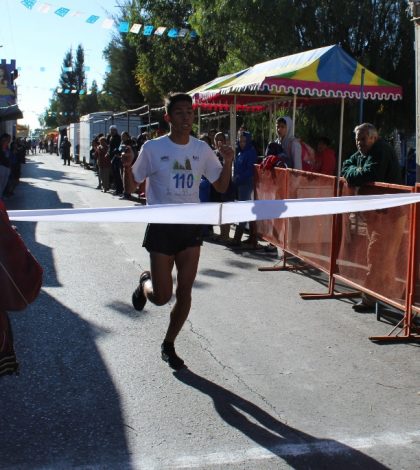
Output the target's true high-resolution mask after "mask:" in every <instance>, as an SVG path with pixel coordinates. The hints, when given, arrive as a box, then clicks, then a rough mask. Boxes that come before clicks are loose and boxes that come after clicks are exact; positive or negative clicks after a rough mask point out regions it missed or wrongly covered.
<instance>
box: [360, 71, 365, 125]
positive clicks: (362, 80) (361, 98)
mask: <svg viewBox="0 0 420 470" xmlns="http://www.w3.org/2000/svg"><path fill="white" fill-rule="evenodd" d="M365 72H366V70H365V69H364V68H363V69H362V75H361V77H360V108H359V124H362V122H363V94H364V87H365Z"/></svg>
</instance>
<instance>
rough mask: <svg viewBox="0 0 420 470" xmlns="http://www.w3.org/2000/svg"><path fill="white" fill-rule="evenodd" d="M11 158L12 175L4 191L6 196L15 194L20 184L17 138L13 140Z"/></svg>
mask: <svg viewBox="0 0 420 470" xmlns="http://www.w3.org/2000/svg"><path fill="white" fill-rule="evenodd" d="M9 160H10V175H9V182H8V184H7V187H6V190H5V192H4V195H5V196H13V194H14V191H15V188H16V186H17V185H18V184H19V180H20V160H19V146H18V142H17V141H16V140H13V141H12V143H11V145H10V152H9Z"/></svg>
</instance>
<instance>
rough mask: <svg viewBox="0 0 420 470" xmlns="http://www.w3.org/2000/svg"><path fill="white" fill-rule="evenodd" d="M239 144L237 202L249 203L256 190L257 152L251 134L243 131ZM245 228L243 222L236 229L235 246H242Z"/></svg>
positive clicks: (251, 233) (251, 240) (234, 173)
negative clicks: (255, 166)
mask: <svg viewBox="0 0 420 470" xmlns="http://www.w3.org/2000/svg"><path fill="white" fill-rule="evenodd" d="M238 144H239V151H238V154H237V155H236V158H235V162H234V167H233V183H234V185H235V188H236V197H237V200H238V201H249V200H250V199H251V196H252V192H253V190H254V165H255V164H256V163H257V151H256V150H255V147H254V145H253V144H252V135H251V133H250V132H247V131H242V132H241V133H240V134H239V142H238ZM245 227H246V223H245V222H241V223H240V224H239V225H238V226H237V227H236V231H235V236H234V239H233V245H236V246H238V245H240V242H241V239H242V235H243V233H244V230H245ZM253 232H254V231H253V227H251V230H250V238H249V241H250V242H251V243H252V244H253V245H255V244H256V240H255V236H254V235H253Z"/></svg>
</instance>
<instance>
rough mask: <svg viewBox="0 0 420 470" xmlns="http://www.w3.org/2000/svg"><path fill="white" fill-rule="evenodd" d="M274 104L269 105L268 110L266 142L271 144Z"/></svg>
mask: <svg viewBox="0 0 420 470" xmlns="http://www.w3.org/2000/svg"><path fill="white" fill-rule="evenodd" d="M274 106H275V104H274V103H270V106H269V108H268V140H269V141H270V142H271V141H272V140H273V108H274Z"/></svg>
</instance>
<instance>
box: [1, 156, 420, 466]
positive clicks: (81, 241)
mask: <svg viewBox="0 0 420 470" xmlns="http://www.w3.org/2000/svg"><path fill="white" fill-rule="evenodd" d="M22 174H23V177H22V182H21V184H20V185H19V186H18V188H17V189H16V192H15V195H14V196H13V197H12V198H10V199H8V200H7V201H6V203H7V206H8V209H9V210H12V209H21V208H27V209H37V208H65V207H68V208H71V207H100V206H106V207H108V206H124V205H133V204H136V202H135V201H121V200H119V199H118V198H116V197H114V196H111V195H110V194H103V193H101V192H100V191H98V190H96V189H95V187H96V185H97V180H96V177H95V175H94V173H93V172H92V171H89V170H85V169H83V168H81V167H80V166H78V165H75V164H72V165H71V166H70V167H68V166H63V165H62V162H61V160H60V159H59V157H57V156H55V155H49V154H42V155H34V156H30V157H28V162H27V164H26V165H25V166H24V167H23V170H22ZM16 225H17V226H18V228H19V231H20V233H21V234H22V236H23V237H24V239H25V241H26V243H27V245H28V246H29V247H30V249H31V250H32V252H33V253H34V254H35V256H36V257H37V258H38V260H39V261H40V262H41V264H42V265H43V267H44V270H45V275H44V285H43V288H42V291H41V294H40V296H39V298H38V299H37V300H36V301H35V302H34V303H33V304H32V305H31V306H30V307H29V308H27V309H26V310H25V311H23V312H16V313H12V314H11V317H12V323H13V328H14V333H15V346H16V352H17V356H18V359H19V362H20V364H21V370H20V375H19V376H6V377H1V378H0V404H1V405H0V406H1V408H0V409H1V413H0V468H1V469H69V468H77V469H147V470H149V469H173V468H176V469H179V468H185V469H190V468H198V469H283V468H296V469H321V468H322V469H329V468H334V469H345V468H349V469H350V468H351V469H353V468H360V469H386V468H391V469H407V470H408V469H410V470H411V469H413V470H414V469H419V468H420V463H419V462H420V373H419V364H420V354H419V353H420V349H419V345H418V344H375V343H372V342H370V341H369V339H368V337H369V336H371V335H374V334H376V335H380V334H386V333H387V332H388V331H389V330H390V328H391V327H390V325H389V324H387V323H386V322H384V321H380V322H378V321H377V320H376V317H375V315H374V314H358V313H355V312H354V311H353V310H352V309H351V303H352V302H354V300H346V299H344V300H322V301H320V300H316V301H314V300H310V301H308V300H306V301H305V300H302V299H301V298H300V297H299V292H325V290H326V287H325V282H326V280H325V278H324V277H323V276H322V275H320V274H319V273H317V272H316V271H313V270H309V271H305V272H304V273H303V272H302V273H292V272H259V271H258V270H257V268H258V267H259V266H267V265H273V264H275V263H276V262H277V261H278V255H276V254H270V253H266V252H264V251H253V252H251V251H243V252H235V251H232V250H230V249H228V248H226V247H225V246H222V245H217V244H214V243H205V244H204V246H203V249H202V256H201V261H200V266H199V273H198V276H197V281H196V284H195V287H194V291H193V306H192V310H191V314H190V317H189V320H188V322H187V324H186V325H185V327H184V329H183V331H182V332H181V335H180V337H179V339H178V342H177V351H178V352H179V354H180V356H181V357H183V358H184V359H185V362H186V364H187V366H188V368H187V369H184V370H182V371H179V372H174V371H172V370H171V369H170V368H169V367H168V366H167V364H165V363H164V362H163V361H162V360H161V359H160V343H161V341H162V337H163V335H164V332H165V330H166V326H167V321H168V315H169V311H170V305H167V306H163V307H155V306H153V305H150V304H147V305H146V308H145V310H144V311H143V312H140V313H139V312H136V311H134V309H133V308H132V306H131V292H132V290H133V288H134V287H135V285H136V281H137V279H138V276H139V274H140V272H141V271H142V270H143V269H145V268H147V267H148V256H147V252H146V251H145V250H144V249H143V248H142V247H141V242H142V238H143V234H144V230H145V225H144V224H88V223H74V224H71V223H53V222H43V223H29V222H27V223H23V222H20V223H17V224H16ZM171 303H172V302H171Z"/></svg>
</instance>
